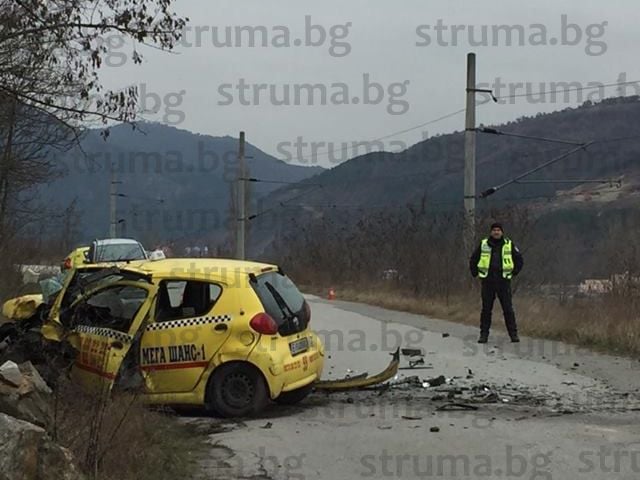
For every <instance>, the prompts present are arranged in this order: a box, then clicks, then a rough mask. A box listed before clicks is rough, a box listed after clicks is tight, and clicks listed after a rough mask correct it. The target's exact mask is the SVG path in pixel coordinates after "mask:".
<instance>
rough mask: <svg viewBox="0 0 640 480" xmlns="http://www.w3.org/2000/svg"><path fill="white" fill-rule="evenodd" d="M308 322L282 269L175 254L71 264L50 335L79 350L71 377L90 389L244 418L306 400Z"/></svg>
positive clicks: (312, 354)
mask: <svg viewBox="0 0 640 480" xmlns="http://www.w3.org/2000/svg"><path fill="white" fill-rule="evenodd" d="M310 319H311V313H310V309H309V305H308V303H307V302H306V301H305V299H304V297H303V296H302V294H301V293H300V292H299V290H298V289H297V287H296V286H295V285H294V284H293V282H292V281H291V280H290V279H289V278H288V277H287V276H286V275H284V274H283V272H282V271H281V270H280V269H279V268H278V267H277V266H274V265H267V264H261V263H253V262H244V261H235V260H220V259H167V260H159V261H145V262H136V263H135V264H130V265H126V266H122V265H120V266H114V267H108V268H105V267H101V268H100V267H97V266H91V267H87V268H81V269H77V270H75V271H73V274H72V275H69V276H68V277H67V281H66V282H65V285H64V287H63V290H62V291H61V293H60V294H59V295H58V296H57V298H56V300H55V302H54V303H53V305H52V307H51V309H50V311H49V314H48V318H47V320H46V321H45V323H44V325H43V327H42V334H43V336H44V337H45V338H47V339H48V340H52V341H56V342H67V343H68V344H70V345H72V346H73V347H74V349H75V350H76V351H77V352H78V353H77V356H76V358H75V361H74V364H73V367H72V378H73V379H74V380H75V381H76V382H78V383H80V384H82V385H85V386H87V387H89V388H94V389H95V388H98V389H103V391H106V390H110V389H112V388H121V389H141V390H142V392H143V394H144V397H145V400H146V401H147V402H149V403H152V404H173V405H198V406H204V407H206V408H208V409H210V410H212V411H215V412H217V413H218V414H220V415H223V416H246V415H251V414H255V413H256V412H258V411H260V410H261V409H262V408H263V407H264V406H265V405H266V404H267V403H268V401H269V399H272V400H275V401H276V402H278V403H284V404H291V403H296V402H299V401H301V400H302V399H303V398H305V397H306V396H307V395H308V394H309V393H310V391H311V389H312V387H313V384H314V382H316V381H317V380H318V379H319V378H320V375H321V373H322V367H323V363H324V349H323V346H322V344H321V342H320V340H319V338H318V336H317V335H316V334H315V333H313V332H312V331H311V329H310V326H309V322H310Z"/></svg>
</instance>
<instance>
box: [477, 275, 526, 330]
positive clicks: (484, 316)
mask: <svg viewBox="0 0 640 480" xmlns="http://www.w3.org/2000/svg"><path fill="white" fill-rule="evenodd" d="M496 297H498V300H500V306H501V307H502V313H503V314H504V323H505V325H506V327H507V332H509V336H510V337H512V338H513V337H516V336H518V326H517V325H516V314H515V312H514V311H513V302H512V301H511V281H510V280H505V279H502V278H500V279H484V280H482V313H481V314H480V335H482V336H488V335H489V329H490V328H491V312H492V311H493V303H494V301H495V299H496Z"/></svg>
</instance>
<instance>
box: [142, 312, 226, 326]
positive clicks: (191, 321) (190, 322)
mask: <svg viewBox="0 0 640 480" xmlns="http://www.w3.org/2000/svg"><path fill="white" fill-rule="evenodd" d="M230 321H231V315H216V316H213V317H198V318H185V319H183V320H171V321H169V322H159V323H152V324H151V325H149V326H147V330H166V329H168V328H176V327H193V326H197V325H208V324H211V323H222V322H230Z"/></svg>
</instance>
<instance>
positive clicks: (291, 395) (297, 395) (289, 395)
mask: <svg viewBox="0 0 640 480" xmlns="http://www.w3.org/2000/svg"><path fill="white" fill-rule="evenodd" d="M312 390H313V384H309V385H307V386H306V387H301V388H297V389H296V390H291V391H290V392H282V393H281V394H280V396H278V398H276V403H279V404H280V405H295V404H296V403H300V402H301V401H302V400H304V399H305V398H307V396H309V394H310V393H311V391H312Z"/></svg>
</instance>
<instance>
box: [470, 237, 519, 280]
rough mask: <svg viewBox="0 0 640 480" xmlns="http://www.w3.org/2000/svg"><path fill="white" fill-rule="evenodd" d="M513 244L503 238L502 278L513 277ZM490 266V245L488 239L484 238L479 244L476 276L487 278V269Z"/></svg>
mask: <svg viewBox="0 0 640 480" xmlns="http://www.w3.org/2000/svg"><path fill="white" fill-rule="evenodd" d="M512 249H513V243H512V242H511V240H509V239H507V238H505V239H504V245H502V277H503V278H506V279H511V278H512V277H513V253H512ZM490 266H491V245H489V239H488V238H485V239H484V240H482V243H481V244H480V260H479V261H478V276H479V277H480V278H487V277H488V276H489V267H490Z"/></svg>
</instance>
